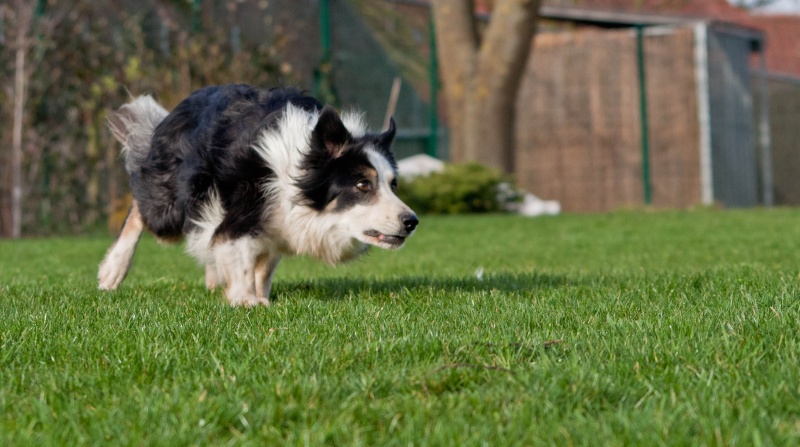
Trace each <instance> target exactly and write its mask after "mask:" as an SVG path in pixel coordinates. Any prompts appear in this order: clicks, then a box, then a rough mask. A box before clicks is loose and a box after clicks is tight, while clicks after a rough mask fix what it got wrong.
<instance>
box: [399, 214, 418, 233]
mask: <svg viewBox="0 0 800 447" xmlns="http://www.w3.org/2000/svg"><path fill="white" fill-rule="evenodd" d="M400 221H401V222H403V227H405V229H406V231H408V232H409V233H411V232H412V231H414V228H417V224H418V223H419V219H417V216H416V215H415V214H406V215H403V216H400Z"/></svg>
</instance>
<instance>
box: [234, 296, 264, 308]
mask: <svg viewBox="0 0 800 447" xmlns="http://www.w3.org/2000/svg"><path fill="white" fill-rule="evenodd" d="M228 300H229V301H230V303H231V306H232V307H238V306H244V307H256V306H269V304H270V303H269V300H268V299H266V298H263V297H257V296H255V295H244V296H241V297H237V298H234V299H231V298H230V297H228Z"/></svg>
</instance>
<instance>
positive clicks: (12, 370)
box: [0, 210, 800, 446]
mask: <svg viewBox="0 0 800 447" xmlns="http://www.w3.org/2000/svg"><path fill="white" fill-rule="evenodd" d="M110 242H111V238H110V237H109V238H69V239H41V240H23V241H17V242H10V241H4V242H0V445H8V446H12V445H13V446H17V445H37V446H40V445H81V444H84V445H86V444H95V445H97V444H102V445H170V446H172V445H281V444H289V445H404V446H405V445H492V446H499V445H585V446H599V445H626V446H627V445H642V446H654V445H800V354H799V353H800V276H799V272H800V211H799V210H772V211H767V210H749V211H715V210H698V211H692V212H619V213H612V214H607V215H563V216H557V217H548V218H537V219H526V218H520V217H514V216H469V217H424V218H423V219H422V223H421V225H420V227H419V230H418V233H417V234H416V235H415V236H414V237H413V238H411V239H410V240H409V242H408V246H407V247H406V248H404V249H403V250H401V251H399V252H379V251H377V250H373V251H372V253H371V254H370V255H369V256H367V257H366V258H363V259H362V260H360V261H358V262H356V263H354V264H351V265H347V266H343V267H337V268H332V267H328V266H325V265H321V264H319V263H316V262H314V261H311V260H308V259H292V260H287V261H284V263H283V264H282V265H281V266H280V268H279V270H278V274H277V277H276V283H275V287H274V288H273V298H274V304H273V306H271V307H269V308H256V309H241V308H236V309H234V308H230V307H228V306H227V305H226V304H225V303H224V301H223V298H222V297H221V296H220V294H219V293H210V292H207V291H206V290H205V289H204V287H203V274H202V271H201V269H200V268H199V267H197V266H196V265H195V264H194V263H193V261H192V260H191V259H189V258H188V257H187V256H185V255H184V254H183V253H182V251H181V248H180V247H167V248H164V247H159V246H157V245H156V244H155V242H154V241H153V240H152V239H150V238H146V239H144V240H143V241H142V243H141V244H140V247H139V252H138V253H137V257H136V260H135V264H134V268H133V270H132V272H131V274H130V275H129V277H128V280H127V281H126V283H125V284H123V286H122V288H121V289H120V290H118V291H116V292H112V293H101V292H99V291H97V290H95V287H96V286H95V280H94V277H95V273H96V266H97V264H98V263H99V261H100V259H101V258H102V255H103V253H104V252H105V250H106V248H107V246H108V245H109V243H110ZM480 271H482V275H480V274H476V272H477V273H480ZM479 276H480V278H479Z"/></svg>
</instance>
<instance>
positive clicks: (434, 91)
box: [427, 11, 439, 157]
mask: <svg viewBox="0 0 800 447" xmlns="http://www.w3.org/2000/svg"><path fill="white" fill-rule="evenodd" d="M429 39H430V48H429V50H430V52H431V54H430V67H429V68H430V71H429V73H428V76H429V82H430V94H431V105H430V135H429V136H428V151H427V153H428V155H430V156H431V157H435V156H436V153H437V152H438V151H437V149H438V145H439V101H438V98H439V59H438V58H437V54H436V51H437V49H436V24H435V23H434V21H433V11H431V15H430V38H429Z"/></svg>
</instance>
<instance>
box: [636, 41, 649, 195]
mask: <svg viewBox="0 0 800 447" xmlns="http://www.w3.org/2000/svg"><path fill="white" fill-rule="evenodd" d="M644 62H645V61H644V25H636V65H637V68H638V75H639V115H640V118H641V119H640V122H641V131H642V140H641V144H642V186H643V189H644V203H645V205H650V204H651V203H652V201H653V197H652V195H653V191H652V184H651V183H650V134H649V130H648V128H649V126H648V123H647V85H646V82H645V70H644Z"/></svg>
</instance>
